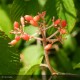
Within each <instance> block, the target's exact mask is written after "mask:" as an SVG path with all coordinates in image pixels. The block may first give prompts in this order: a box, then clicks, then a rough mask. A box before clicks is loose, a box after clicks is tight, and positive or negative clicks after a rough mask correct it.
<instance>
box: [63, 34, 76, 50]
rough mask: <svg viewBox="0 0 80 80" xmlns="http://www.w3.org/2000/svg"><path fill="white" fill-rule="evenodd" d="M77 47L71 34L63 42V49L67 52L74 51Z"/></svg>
mask: <svg viewBox="0 0 80 80" xmlns="http://www.w3.org/2000/svg"><path fill="white" fill-rule="evenodd" d="M76 47H77V44H76V41H75V38H73V37H72V36H71V35H70V34H69V35H67V36H66V39H65V40H64V41H63V48H64V49H65V50H67V51H69V52H70V51H74V50H75V49H76Z"/></svg>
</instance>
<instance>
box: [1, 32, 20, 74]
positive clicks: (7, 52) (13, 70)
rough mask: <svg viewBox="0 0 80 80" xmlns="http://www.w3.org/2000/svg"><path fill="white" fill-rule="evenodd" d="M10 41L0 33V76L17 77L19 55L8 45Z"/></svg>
mask: <svg viewBox="0 0 80 80" xmlns="http://www.w3.org/2000/svg"><path fill="white" fill-rule="evenodd" d="M9 42H10V39H9V38H8V37H7V35H5V33H4V32H2V31H0V74H1V75H17V73H18V71H19V66H20V62H19V54H18V53H17V52H16V49H15V48H14V47H10V45H9V44H8V43H9Z"/></svg>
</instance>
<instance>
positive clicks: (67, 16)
mask: <svg viewBox="0 0 80 80" xmlns="http://www.w3.org/2000/svg"><path fill="white" fill-rule="evenodd" d="M56 7H57V14H58V17H59V18H61V19H64V20H66V21H67V27H68V28H67V30H68V31H69V32H71V31H72V29H73V28H74V25H75V22H76V16H77V14H76V9H75V5H74V1H73V0H57V4H56Z"/></svg>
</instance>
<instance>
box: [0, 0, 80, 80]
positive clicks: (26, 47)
mask: <svg viewBox="0 0 80 80" xmlns="http://www.w3.org/2000/svg"><path fill="white" fill-rule="evenodd" d="M42 11H46V17H45V19H46V22H47V24H48V25H50V24H51V20H52V17H53V16H55V18H56V19H58V18H61V19H64V20H66V21H67V27H66V29H67V32H68V33H67V34H66V35H65V37H66V38H67V39H66V40H64V41H63V44H60V43H56V44H54V45H53V46H54V49H51V50H50V52H49V53H50V54H49V59H50V62H51V65H52V66H53V67H54V68H55V70H56V71H59V72H64V73H73V74H80V0H0V75H7V74H8V75H31V77H32V78H34V77H35V76H36V75H37V76H36V78H35V80H38V79H39V80H48V78H49V77H50V75H51V73H50V72H49V70H48V69H46V68H41V67H40V66H39V65H40V64H41V63H42V62H45V61H44V53H43V47H42V46H41V44H40V43H39V42H38V41H35V40H34V39H33V40H30V41H28V42H25V41H22V40H21V41H19V42H18V44H17V45H16V46H14V47H10V45H8V43H9V42H10V41H11V40H12V39H14V35H12V34H10V31H11V30H12V29H13V23H14V21H18V22H19V21H20V17H21V16H24V15H26V14H28V15H32V16H34V15H36V14H37V13H38V12H42ZM36 31H37V28H35V27H33V26H31V25H29V26H26V27H25V32H26V33H28V34H30V35H32V34H34V33H35V32H36ZM54 31H55V30H54V29H53V28H50V29H49V30H47V36H49V35H51V34H52V33H53V32H54ZM37 36H38V35H37ZM57 44H59V47H58V46H57ZM56 47H57V49H58V50H56ZM20 56H21V58H22V59H20ZM43 72H44V74H45V75H48V76H45V78H44V79H43V77H42V76H38V75H42V74H43ZM34 75H35V76H34ZM27 77H28V76H27ZM27 79H28V78H26V77H25V76H22V77H21V78H20V77H17V78H16V79H15V80H27ZM51 80H80V78H79V77H78V78H77V77H75V78H74V77H53V78H51Z"/></svg>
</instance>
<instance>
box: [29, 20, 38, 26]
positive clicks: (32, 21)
mask: <svg viewBox="0 0 80 80" xmlns="http://www.w3.org/2000/svg"><path fill="white" fill-rule="evenodd" d="M30 24H31V25H33V26H38V23H37V22H36V21H34V20H30Z"/></svg>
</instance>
